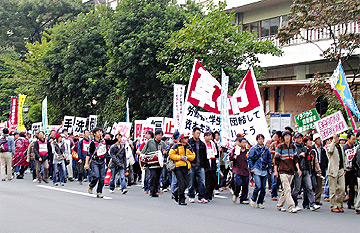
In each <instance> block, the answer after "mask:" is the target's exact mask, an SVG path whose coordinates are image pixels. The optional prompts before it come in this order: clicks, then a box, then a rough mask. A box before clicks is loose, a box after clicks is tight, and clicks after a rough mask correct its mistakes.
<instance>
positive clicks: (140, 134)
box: [134, 120, 155, 142]
mask: <svg viewBox="0 0 360 233" xmlns="http://www.w3.org/2000/svg"><path fill="white" fill-rule="evenodd" d="M148 130H151V131H153V132H155V126H154V125H152V124H148V123H147V121H146V120H135V130H134V131H135V133H134V134H135V138H136V139H140V141H141V142H146V141H147V139H146V137H145V135H146V132H147V131H148Z"/></svg>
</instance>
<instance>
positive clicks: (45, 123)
mask: <svg viewBox="0 0 360 233" xmlns="http://www.w3.org/2000/svg"><path fill="white" fill-rule="evenodd" d="M48 124H49V123H48V112H47V96H46V97H45V99H44V100H43V101H42V127H43V128H45V129H46V128H47V126H48Z"/></svg>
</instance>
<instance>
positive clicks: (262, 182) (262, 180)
mask: <svg viewBox="0 0 360 233" xmlns="http://www.w3.org/2000/svg"><path fill="white" fill-rule="evenodd" d="M266 177H267V176H259V175H255V174H254V175H253V178H254V182H255V189H254V192H253V195H252V197H251V199H252V200H253V201H254V202H256V200H257V204H263V203H264V198H265V187H266ZM259 192H260V194H259ZM258 196H259V198H258Z"/></svg>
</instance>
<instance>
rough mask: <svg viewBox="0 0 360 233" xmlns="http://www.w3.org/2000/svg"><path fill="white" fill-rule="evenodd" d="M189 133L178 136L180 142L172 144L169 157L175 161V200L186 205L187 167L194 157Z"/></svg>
mask: <svg viewBox="0 0 360 233" xmlns="http://www.w3.org/2000/svg"><path fill="white" fill-rule="evenodd" d="M189 136H190V135H189V134H186V135H185V134H182V135H181V136H179V140H180V142H179V143H178V144H176V145H174V146H173V147H172V148H171V150H170V152H169V157H170V159H172V160H174V161H175V170H174V173H175V175H176V179H177V182H178V185H179V188H178V189H177V192H176V193H175V195H176V196H177V198H175V201H177V200H178V203H179V205H186V202H185V189H186V187H187V186H188V183H189V169H190V168H191V163H190V162H191V161H193V160H194V159H195V153H194V152H193V150H192V147H191V145H190V144H189Z"/></svg>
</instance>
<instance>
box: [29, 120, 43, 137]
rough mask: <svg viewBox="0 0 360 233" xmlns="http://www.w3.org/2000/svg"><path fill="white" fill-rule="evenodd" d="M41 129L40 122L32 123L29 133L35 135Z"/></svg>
mask: <svg viewBox="0 0 360 233" xmlns="http://www.w3.org/2000/svg"><path fill="white" fill-rule="evenodd" d="M41 127H42V122H37V123H33V124H32V125H31V132H32V134H33V135H35V133H36V132H38V131H40V130H41Z"/></svg>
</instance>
